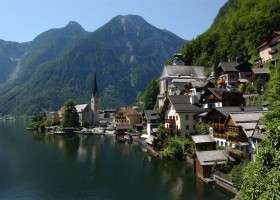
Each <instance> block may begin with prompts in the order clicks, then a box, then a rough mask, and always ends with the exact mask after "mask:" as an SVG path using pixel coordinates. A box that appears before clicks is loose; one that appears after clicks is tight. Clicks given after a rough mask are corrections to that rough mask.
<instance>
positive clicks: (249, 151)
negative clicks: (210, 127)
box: [225, 111, 265, 161]
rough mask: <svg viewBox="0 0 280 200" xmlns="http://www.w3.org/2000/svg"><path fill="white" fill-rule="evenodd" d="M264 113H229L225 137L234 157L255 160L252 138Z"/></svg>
mask: <svg viewBox="0 0 280 200" xmlns="http://www.w3.org/2000/svg"><path fill="white" fill-rule="evenodd" d="M264 113H265V112H264V111H251V112H232V113H229V115H228V117H227V118H226V120H225V135H226V141H227V143H228V144H229V145H228V150H229V152H230V153H231V155H232V156H234V157H235V158H238V159H240V160H243V161H245V160H247V161H250V160H252V159H253V157H252V155H253V144H252V140H251V138H252V136H253V133H254V130H255V129H256V125H257V124H258V123H259V120H260V119H261V118H263V116H264Z"/></svg>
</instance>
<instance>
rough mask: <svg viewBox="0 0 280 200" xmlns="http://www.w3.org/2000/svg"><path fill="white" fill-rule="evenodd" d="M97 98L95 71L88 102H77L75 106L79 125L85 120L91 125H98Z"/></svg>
mask: <svg viewBox="0 0 280 200" xmlns="http://www.w3.org/2000/svg"><path fill="white" fill-rule="evenodd" d="M98 99H99V95H98V88H97V81H96V73H94V77H93V90H92V95H91V102H90V104H78V105H76V106H75V107H76V110H77V112H78V114H79V122H80V125H81V126H82V125H83V124H84V123H86V122H87V123H89V124H90V125H93V126H98V125H99V110H98Z"/></svg>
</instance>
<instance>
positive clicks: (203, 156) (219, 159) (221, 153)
mask: <svg viewBox="0 0 280 200" xmlns="http://www.w3.org/2000/svg"><path fill="white" fill-rule="evenodd" d="M196 156H197V158H198V160H199V162H200V164H201V165H214V164H215V163H217V164H226V162H227V160H233V158H231V157H230V156H229V153H228V151H227V150H214V151H197V152H196Z"/></svg>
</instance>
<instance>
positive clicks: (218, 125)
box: [208, 123, 225, 129]
mask: <svg viewBox="0 0 280 200" xmlns="http://www.w3.org/2000/svg"><path fill="white" fill-rule="evenodd" d="M208 124H209V126H212V127H213V128H217V129H224V128H225V125H224V124H219V123H208Z"/></svg>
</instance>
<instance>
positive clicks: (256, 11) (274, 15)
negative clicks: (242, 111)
mask: <svg viewBox="0 0 280 200" xmlns="http://www.w3.org/2000/svg"><path fill="white" fill-rule="evenodd" d="M279 9H280V0H229V1H228V2H227V3H226V4H225V5H224V6H223V7H222V8H221V9H220V11H219V13H218V15H217V17H216V18H215V20H214V23H213V24H212V26H211V27H210V28H209V29H208V30H207V31H206V32H205V33H203V34H202V35H200V36H198V37H197V38H196V39H194V40H192V41H190V42H189V43H186V45H185V46H184V47H183V49H182V53H183V55H184V58H185V60H186V63H187V64H188V65H203V66H206V67H208V68H210V67H212V66H213V65H214V66H217V64H218V63H219V62H220V61H228V60H231V61H235V59H236V57H238V58H239V59H240V60H243V61H246V60H251V61H252V60H253V59H254V58H257V57H258V52H257V50H256V47H257V46H259V45H260V44H261V43H263V42H264V41H266V40H267V39H268V38H269V37H270V35H271V34H272V32H273V31H275V30H279V29H280V20H279V19H280V12H279Z"/></svg>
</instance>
